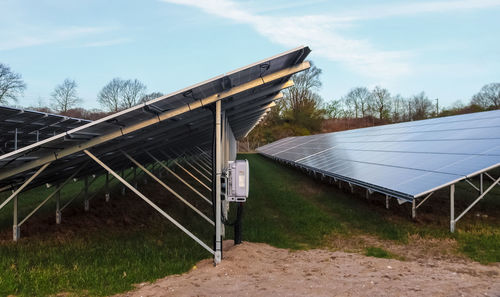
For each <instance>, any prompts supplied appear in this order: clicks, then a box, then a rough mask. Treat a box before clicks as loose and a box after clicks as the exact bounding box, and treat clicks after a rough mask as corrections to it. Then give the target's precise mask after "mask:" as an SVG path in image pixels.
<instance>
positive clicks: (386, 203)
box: [385, 195, 389, 209]
mask: <svg viewBox="0 0 500 297" xmlns="http://www.w3.org/2000/svg"><path fill="white" fill-rule="evenodd" d="M385 208H386V209H389V195H385Z"/></svg>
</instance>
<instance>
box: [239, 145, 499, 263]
mask: <svg viewBox="0 0 500 297" xmlns="http://www.w3.org/2000/svg"><path fill="white" fill-rule="evenodd" d="M240 157H242V158H246V159H249V161H250V164H251V180H250V182H251V192H250V198H249V202H248V203H247V204H246V205H245V219H244V232H245V233H244V238H245V239H246V240H250V241H258V242H267V243H270V244H272V245H275V246H277V247H284V248H294V249H298V248H308V247H318V246H322V245H324V244H325V240H324V239H325V238H327V237H328V236H329V235H330V234H332V233H334V234H337V235H338V234H340V235H342V236H347V237H348V236H351V235H363V234H368V235H375V236H377V237H379V238H381V239H389V240H394V241H397V242H399V243H406V242H407V241H408V238H409V237H410V236H411V235H415V234H416V235H418V236H420V237H431V238H432V237H437V238H454V239H456V240H457V241H458V243H459V246H460V249H461V251H462V252H463V253H465V254H466V255H467V256H469V257H470V258H472V259H473V260H476V261H480V262H482V263H489V262H499V261H500V225H499V224H498V220H495V221H494V222H493V223H488V222H486V223H485V222H482V221H481V220H475V218H474V217H473V215H472V213H471V214H469V216H468V217H467V216H466V218H464V220H463V221H460V222H459V224H458V231H457V232H456V233H455V234H450V233H449V232H448V225H447V224H448V221H447V220H448V218H447V217H446V216H440V215H439V214H431V215H430V216H431V217H432V219H433V220H434V219H436V221H425V222H412V221H411V219H409V218H408V216H406V215H397V214H395V213H394V211H393V210H392V209H391V210H388V211H386V210H385V209H383V206H382V203H381V202H379V203H378V205H373V204H374V203H373V202H372V203H369V202H367V201H366V200H364V199H362V198H360V197H353V196H352V195H351V194H346V193H344V192H342V191H340V190H338V189H337V188H335V187H333V186H329V185H325V184H324V183H321V182H318V181H315V180H313V179H312V178H310V177H307V176H306V175H304V174H303V173H301V172H300V171H298V170H295V169H292V168H287V167H285V166H283V165H280V164H278V163H276V162H273V161H271V160H269V159H266V158H264V157H262V156H260V155H255V154H246V155H242V156H240ZM496 195H498V193H496ZM491 198H495V197H491ZM436 199H439V198H436ZM379 201H380V200H379ZM497 202H498V201H496V200H492V199H491V200H487V199H485V200H484V201H482V203H485V204H488V203H490V204H493V206H494V207H497V208H498V206H497ZM392 203H394V202H392ZM490 206H491V205H486V206H483V207H485V208H488V207H490ZM424 210H425V209H424Z"/></svg>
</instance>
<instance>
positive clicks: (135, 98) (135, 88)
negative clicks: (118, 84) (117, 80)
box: [121, 79, 146, 108]
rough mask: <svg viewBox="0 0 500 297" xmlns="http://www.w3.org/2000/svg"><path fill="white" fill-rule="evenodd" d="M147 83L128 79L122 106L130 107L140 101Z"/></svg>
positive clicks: (124, 87) (125, 84) (124, 88)
mask: <svg viewBox="0 0 500 297" xmlns="http://www.w3.org/2000/svg"><path fill="white" fill-rule="evenodd" d="M145 91H146V85H145V84H143V83H141V82H140V81H139V80H137V79H134V80H131V79H129V80H126V81H125V83H124V85H123V88H122V99H121V107H122V108H130V107H132V106H135V105H137V104H138V103H139V100H140V99H141V98H142V97H143V96H144V93H145Z"/></svg>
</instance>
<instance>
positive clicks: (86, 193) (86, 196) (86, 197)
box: [83, 175, 90, 211]
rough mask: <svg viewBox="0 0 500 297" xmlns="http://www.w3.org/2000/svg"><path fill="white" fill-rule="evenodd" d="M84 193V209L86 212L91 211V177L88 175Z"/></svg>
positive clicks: (85, 180)
mask: <svg viewBox="0 0 500 297" xmlns="http://www.w3.org/2000/svg"><path fill="white" fill-rule="evenodd" d="M83 187H84V193H83V208H84V210H85V211H89V210H90V203H89V176H88V175H86V176H85V179H84V186H83Z"/></svg>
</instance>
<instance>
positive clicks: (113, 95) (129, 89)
mask: <svg viewBox="0 0 500 297" xmlns="http://www.w3.org/2000/svg"><path fill="white" fill-rule="evenodd" d="M145 90H146V86H145V85H144V84H143V83H141V82H140V81H138V80H137V79H134V80H131V79H129V80H123V79H121V78H118V77H116V78H113V79H112V80H111V81H110V82H109V83H108V84H107V85H105V86H104V87H103V88H102V89H101V91H100V92H99V94H98V95H97V101H98V102H99V103H100V104H101V105H102V106H103V107H104V108H105V109H106V110H108V111H113V112H116V111H118V110H120V109H124V108H129V107H132V106H134V105H136V104H138V103H139V102H140V100H141V99H142V98H143V97H144V92H145Z"/></svg>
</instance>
